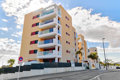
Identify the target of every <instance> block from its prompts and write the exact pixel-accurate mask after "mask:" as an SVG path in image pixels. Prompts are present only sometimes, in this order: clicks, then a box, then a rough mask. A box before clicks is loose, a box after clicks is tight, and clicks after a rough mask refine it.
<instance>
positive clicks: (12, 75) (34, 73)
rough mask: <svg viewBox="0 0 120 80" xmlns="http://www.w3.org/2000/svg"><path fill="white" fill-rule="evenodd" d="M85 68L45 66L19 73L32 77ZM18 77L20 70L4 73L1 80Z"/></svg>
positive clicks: (22, 75)
mask: <svg viewBox="0 0 120 80" xmlns="http://www.w3.org/2000/svg"><path fill="white" fill-rule="evenodd" d="M84 69H85V68H82V67H68V68H45V69H41V70H31V71H23V72H20V73H19V76H20V77H30V76H37V75H44V74H51V73H60V72H67V71H77V70H84ZM17 77H18V72H16V73H9V74H2V75H0V80H4V79H5V80H6V79H13V78H17Z"/></svg>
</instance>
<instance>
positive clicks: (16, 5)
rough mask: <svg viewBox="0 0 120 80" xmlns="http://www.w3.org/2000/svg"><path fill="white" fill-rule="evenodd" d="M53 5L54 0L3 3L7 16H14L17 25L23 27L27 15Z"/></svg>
mask: <svg viewBox="0 0 120 80" xmlns="http://www.w3.org/2000/svg"><path fill="white" fill-rule="evenodd" d="M51 4H53V0H5V1H4V2H3V3H2V8H3V10H4V11H5V12H6V15H7V16H14V18H15V19H16V23H17V24H18V25H21V24H23V21H24V15H25V14H27V13H29V12H32V11H34V10H37V9H40V8H41V7H46V6H49V5H51ZM16 27H17V28H20V27H18V26H16Z"/></svg>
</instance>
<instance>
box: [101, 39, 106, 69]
mask: <svg viewBox="0 0 120 80" xmlns="http://www.w3.org/2000/svg"><path fill="white" fill-rule="evenodd" d="M102 40H103V51H104V58H105V64H106V70H107V62H106V54H105V46H104V40H105V38H102Z"/></svg>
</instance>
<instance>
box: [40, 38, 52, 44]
mask: <svg viewBox="0 0 120 80" xmlns="http://www.w3.org/2000/svg"><path fill="white" fill-rule="evenodd" d="M49 43H53V39H49V40H44V41H39V45H41V44H49Z"/></svg>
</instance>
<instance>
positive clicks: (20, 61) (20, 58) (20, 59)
mask: <svg viewBox="0 0 120 80" xmlns="http://www.w3.org/2000/svg"><path fill="white" fill-rule="evenodd" d="M18 60H19V68H18V78H17V80H19V78H20V66H21V64H22V61H23V57H19V59H18Z"/></svg>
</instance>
